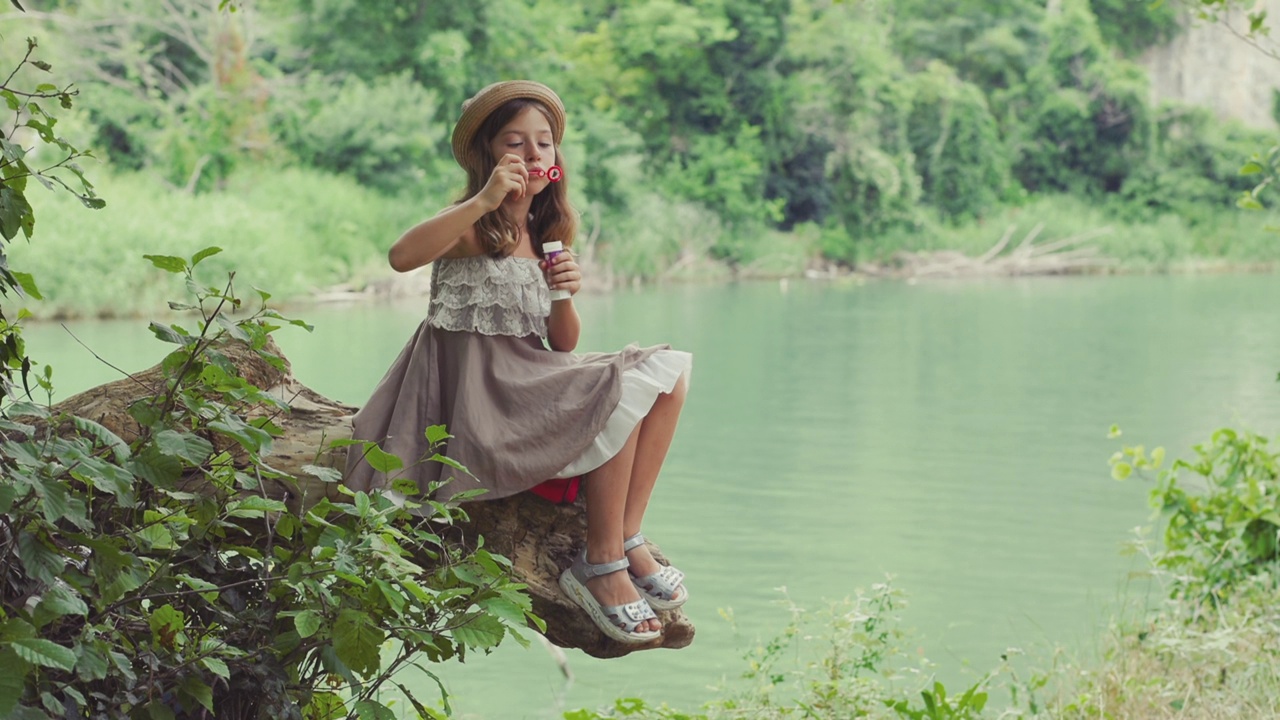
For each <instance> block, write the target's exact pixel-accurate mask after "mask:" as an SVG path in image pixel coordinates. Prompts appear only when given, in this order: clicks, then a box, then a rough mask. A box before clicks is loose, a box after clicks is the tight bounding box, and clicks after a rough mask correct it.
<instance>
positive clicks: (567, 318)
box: [347, 81, 693, 643]
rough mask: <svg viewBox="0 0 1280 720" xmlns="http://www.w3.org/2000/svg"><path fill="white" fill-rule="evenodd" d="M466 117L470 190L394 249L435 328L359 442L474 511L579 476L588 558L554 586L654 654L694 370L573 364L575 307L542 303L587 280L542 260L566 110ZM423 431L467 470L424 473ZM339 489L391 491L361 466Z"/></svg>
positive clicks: (550, 231)
mask: <svg viewBox="0 0 1280 720" xmlns="http://www.w3.org/2000/svg"><path fill="white" fill-rule="evenodd" d="M462 107H463V110H462V117H461V118H460V119H459V120H458V124H457V126H456V127H455V128H454V130H453V154H454V157H455V158H457V160H458V163H459V164H460V165H461V166H462V167H463V169H464V170H466V171H467V190H466V193H465V195H464V196H463V199H462V200H461V201H459V202H458V203H456V204H454V205H451V206H449V207H448V208H445V209H444V210H443V211H441V212H440V213H439V214H438V215H436V216H435V217H433V218H431V219H429V220H425V221H423V222H421V223H419V224H418V225H416V226H414V227H412V228H410V229H409V230H408V231H407V232H405V233H404V235H402V236H401V237H400V239H399V240H397V241H396V243H395V244H394V245H393V246H392V247H391V252H390V261H391V266H392V267H393V268H395V269H396V270H398V271H400V272H405V271H408V270H413V269H414V268H418V267H421V266H423V265H426V264H427V263H434V266H433V268H432V296H431V300H430V303H429V305H428V312H427V319H426V320H425V321H424V322H423V323H422V325H421V326H420V327H419V328H418V330H417V332H416V333H415V334H414V336H413V337H412V338H411V339H410V340H409V343H408V344H407V345H406V346H405V348H404V350H403V351H402V352H401V353H400V356H399V357H398V358H397V359H396V361H395V363H394V364H392V366H391V369H390V370H388V371H387V374H386V376H385V377H383V379H382V381H381V382H380V383H379V384H378V387H377V388H376V389H375V390H374V392H373V396H372V397H371V398H370V400H369V402H368V403H367V404H366V405H365V406H364V408H363V409H361V410H360V412H359V413H357V414H356V416H355V431H354V437H355V438H357V439H360V440H373V441H377V442H378V443H379V444H380V445H381V447H382V449H383V450H386V451H387V452H390V453H392V454H394V455H397V456H399V457H400V458H401V459H403V460H405V462H406V464H409V467H408V468H406V470H404V471H401V474H402V475H404V476H406V477H409V478H412V479H413V480H415V481H416V482H417V483H418V485H419V487H420V488H422V489H423V490H424V491H425V490H426V489H427V488H428V486H429V484H430V483H432V482H436V481H439V480H449V478H450V477H452V479H451V480H449V482H448V483H447V484H446V485H445V486H444V488H442V492H443V493H444V494H446V495H450V494H453V493H457V492H460V491H463V490H470V489H474V488H484V489H485V490H487V492H486V493H485V494H483V495H482V496H481V497H480V498H479V499H480V500H485V499H494V498H501V497H505V496H507V495H511V494H513V493H518V492H521V491H523V490H528V489H529V488H531V487H533V486H534V485H538V484H539V483H542V482H543V481H545V480H547V479H551V478H567V477H574V476H578V475H584V476H585V479H586V505H587V544H586V548H584V549H583V551H582V553H580V554H579V555H578V557H577V559H576V560H575V561H574V563H573V565H572V566H571V567H570V568H569V569H567V570H565V571H564V573H563V574H562V575H561V577H560V586H561V588H562V589H563V591H564V592H565V594H566V595H567V596H568V597H569V598H570V599H572V600H573V601H574V602H575V603H577V604H578V605H579V606H580V607H582V608H583V609H584V610H586V611H587V613H589V614H590V615H591V618H592V619H593V620H594V621H595V623H596V625H597V626H599V627H600V629H601V630H602V631H604V632H605V633H606V634H607V635H609V636H610V637H612V638H614V639H615V640H618V641H620V642H625V643H646V642H650V641H652V640H655V639H656V638H658V637H659V634H660V632H661V627H662V626H661V624H660V623H659V621H658V619H657V616H656V615H655V614H654V612H653V610H654V609H655V608H656V609H659V610H666V609H673V608H676V607H679V606H680V605H682V604H683V603H684V602H685V600H687V599H688V598H689V591H688V590H687V589H686V588H685V587H684V585H683V583H682V581H683V577H684V575H683V573H681V572H680V571H678V570H676V569H674V568H671V567H663V566H661V565H659V564H658V563H657V562H656V561H655V560H654V559H653V556H652V555H650V554H649V551H648V549H647V548H646V547H645V543H644V537H643V536H642V535H641V534H640V525H641V520H642V519H643V518H644V512H645V507H646V506H647V505H648V502H649V496H650V494H651V493H652V492H653V487H654V483H655V482H656V481H657V479H658V471H659V470H660V469H661V467H662V462H663V460H664V459H665V458H666V454H667V448H668V447H669V446H670V444H671V438H672V435H673V434H674V432H675V427H676V421H677V419H678V417H679V414H680V408H681V406H682V405H683V403H684V396H685V389H686V382H687V376H688V373H689V371H690V369H691V367H692V362H693V358H692V356H691V355H689V354H688V353H685V352H680V351H676V350H672V349H671V348H670V347H669V346H666V345H662V346H656V347H649V348H638V347H636V346H634V345H632V346H628V347H627V348H625V349H623V350H622V351H620V352H616V353H586V354H575V353H574V352H573V350H574V348H575V347H576V346H577V344H578V334H579V331H580V323H579V319H578V313H577V311H576V310H575V309H574V306H573V300H572V297H570V299H567V300H557V301H555V302H552V301H551V300H550V293H549V290H551V289H564V290H567V291H568V292H569V294H570V296H572V295H573V294H575V293H577V291H578V289H579V287H580V286H581V281H582V270H581V268H580V267H579V266H578V263H577V262H575V261H574V259H573V256H572V255H571V254H570V253H569V252H563V253H560V254H559V255H558V256H556V257H555V258H554V262H552V263H550V264H548V263H547V262H546V261H545V260H544V259H543V257H544V253H543V251H542V246H543V244H544V243H549V242H553V241H558V242H560V243H562V244H563V245H564V246H565V247H566V248H568V247H569V246H570V245H571V244H572V241H573V236H574V231H575V229H576V225H577V222H576V216H575V214H574V212H573V210H572V208H570V206H569V203H568V192H567V189H566V187H565V186H566V182H565V181H564V180H560V181H559V182H553V181H552V179H553V178H560V177H562V173H561V172H555V171H553V172H550V173H549V172H548V171H549V170H551V168H552V167H553V166H558V167H560V168H563V166H564V161H563V159H562V158H561V156H560V150H559V146H560V141H561V139H562V138H563V136H564V130H565V113H564V105H563V104H562V103H561V101H560V98H559V97H558V96H556V94H555V93H554V92H552V91H551V89H550V88H548V87H546V86H545V85H542V84H540V83H536V82H529V81H512V82H503V83H496V84H494V85H490V86H489V87H486V88H485V89H483V90H481V91H480V92H479V93H477V94H476V95H475V96H474V97H472V98H471V99H470V100H468V101H467V102H466V103H464V104H463V106H462ZM544 340H545V341H546V345H544V343H543V341H544ZM548 345H549V346H550V349H548V348H547V346H548ZM430 425H445V426H446V428H447V429H448V431H449V433H450V434H451V435H452V437H451V438H450V439H449V440H448V444H447V446H446V448H445V449H444V451H443V452H444V454H445V455H447V456H448V457H450V458H452V459H454V460H457V461H458V462H460V463H461V464H462V465H464V466H465V467H466V468H467V469H468V471H469V472H468V473H464V472H460V471H453V470H452V469H449V470H445V469H444V468H445V466H443V465H441V464H440V463H436V462H416V463H415V461H416V460H418V459H420V458H422V457H424V455H425V454H426V453H427V451H428V443H427V441H426V438H425V436H424V431H425V429H426V428H427V427H428V426H430ZM442 473H444V474H442ZM347 484H348V485H349V486H351V487H352V488H354V489H358V490H369V489H372V488H377V487H387V486H389V484H390V483H389V481H388V478H386V477H385V476H382V475H380V474H378V473H376V472H375V471H374V470H373V468H371V467H370V466H369V464H368V463H367V462H365V461H364V460H363V458H362V457H361V456H360V454H359V453H351V455H350V457H349V458H348V462H347ZM628 570H629V572H624V571H628Z"/></svg>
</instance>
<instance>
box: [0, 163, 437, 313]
mask: <svg viewBox="0 0 1280 720" xmlns="http://www.w3.org/2000/svg"><path fill="white" fill-rule="evenodd" d="M95 178H96V181H97V186H98V191H99V194H100V195H101V196H102V197H103V198H105V199H106V200H107V207H106V208H105V209H103V210H98V211H91V210H86V209H84V208H83V207H81V206H80V205H79V203H78V202H77V201H76V200H75V199H74V198H72V197H69V196H68V195H67V194H66V193H45V192H34V193H31V195H32V200H33V205H34V206H35V210H36V218H37V220H36V222H37V223H38V224H39V234H38V235H37V236H36V239H35V240H34V241H33V242H32V243H30V244H27V243H25V242H21V241H19V242H17V243H15V244H14V245H13V246H12V250H11V254H10V255H11V256H10V263H11V265H12V266H13V267H15V268H17V269H21V270H23V271H26V272H31V273H33V274H34V276H35V278H36V281H37V283H38V284H39V286H40V289H41V292H42V294H43V295H44V296H45V298H46V300H45V301H44V302H35V303H32V304H31V306H32V309H33V311H34V312H36V314H37V315H43V316H76V315H88V316H123V315H134V314H138V313H141V312H150V311H153V310H155V309H156V308H158V307H163V305H164V300H166V299H168V298H170V297H174V296H176V295H178V294H180V289H179V288H176V287H174V286H173V282H174V281H173V280H172V276H171V275H170V274H169V273H165V272H162V271H159V270H156V269H155V268H153V267H152V266H151V263H149V262H147V261H146V260H144V259H143V257H142V256H143V255H145V254H159V255H186V256H190V255H191V254H192V253H194V252H195V251H197V250H199V249H201V248H203V247H208V246H218V247H221V248H223V250H224V252H223V253H222V254H220V255H217V256H214V257H213V258H211V259H209V260H207V261H205V262H204V263H202V265H201V269H202V270H204V276H203V279H207V280H208V281H209V282H220V281H224V280H225V278H226V272H227V271H228V270H232V269H234V270H235V271H236V282H237V284H238V285H239V287H242V288H247V287H248V286H251V285H252V286H257V287H262V288H265V289H267V290H269V291H270V292H271V293H273V294H274V295H275V296H276V297H278V298H292V297H298V296H305V295H307V294H308V293H310V292H312V291H314V290H316V289H319V288H323V287H325V286H328V285H332V284H335V283H341V282H346V281H349V280H351V279H352V278H354V277H359V276H361V275H363V274H369V273H370V272H372V271H371V270H370V268H372V267H376V266H385V252H386V248H387V247H389V246H390V244H391V242H392V241H393V240H394V239H395V238H396V237H397V236H398V235H399V234H400V232H402V231H403V230H404V229H405V228H406V227H407V226H408V225H409V224H411V223H412V222H414V221H416V220H418V219H420V217H421V214H422V212H423V207H424V203H423V202H421V201H416V200H415V201H406V200H398V199H394V198H389V197H386V196H385V195H382V194H379V193H377V192H375V191H372V190H369V189H366V188H363V187H361V186H359V185H358V184H357V183H356V182H354V181H353V180H350V179H347V178H343V177H339V176H335V175H329V174H325V173H321V172H317V171H314V170H303V169H296V168H295V169H268V168H256V169H249V170H244V171H241V172H238V173H237V174H235V175H234V176H232V177H231V178H230V180H229V182H228V183H227V185H226V187H225V188H224V189H222V190H220V191H218V192H213V193H207V194H199V195H191V194H188V193H184V192H180V191H177V190H174V189H173V188H171V187H169V186H167V185H165V184H164V183H163V182H162V181H160V180H158V179H155V178H153V177H151V176H149V175H146V174H115V175H113V174H109V173H97V174H95ZM426 205H427V206H429V205H430V203H427V204H426Z"/></svg>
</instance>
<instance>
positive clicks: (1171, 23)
mask: <svg viewBox="0 0 1280 720" xmlns="http://www.w3.org/2000/svg"><path fill="white" fill-rule="evenodd" d="M1089 5H1090V7H1091V8H1092V10H1093V14H1094V15H1096V16H1097V18H1098V30H1099V31H1100V32H1101V33H1102V39H1103V40H1105V41H1106V43H1107V44H1108V45H1110V46H1112V47H1115V48H1119V49H1120V51H1121V52H1123V53H1124V54H1125V55H1126V56H1130V57H1132V56H1134V55H1137V54H1138V53H1140V52H1142V51H1143V50H1146V49H1147V48H1149V47H1151V46H1152V45H1159V44H1160V43H1164V42H1168V41H1169V40H1171V39H1172V38H1173V37H1174V36H1175V35H1177V34H1178V32H1179V31H1180V30H1181V25H1179V23H1178V12H1179V10H1178V4H1177V3H1175V2H1167V1H1166V0H1159V1H1158V2H1152V0H1089Z"/></svg>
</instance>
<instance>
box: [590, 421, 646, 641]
mask: <svg viewBox="0 0 1280 720" xmlns="http://www.w3.org/2000/svg"><path fill="white" fill-rule="evenodd" d="M640 434H641V430H640V426H637V427H636V429H635V430H633V431H632V432H631V437H630V438H628V439H627V444H626V445H624V446H623V447H622V449H621V450H619V451H618V454H617V455H614V456H613V457H612V458H610V459H609V461H608V462H606V463H605V464H604V465H601V466H600V467H598V468H596V469H595V470H592V471H591V472H589V473H587V477H586V481H587V562H589V563H596V564H598V563H604V562H609V561H611V560H618V559H620V558H622V555H623V552H622V538H623V535H622V528H623V514H624V511H625V510H626V504H627V497H628V493H629V486H630V480H631V475H632V464H633V461H634V460H635V457H636V447H637V444H638V442H637V441H638V440H639V438H640ZM633 554H634V553H633ZM587 589H588V590H590V591H591V594H592V595H594V596H595V598H596V600H598V601H599V602H600V604H601V605H622V604H623V603H630V602H635V601H636V600H639V599H640V594H639V593H638V592H637V591H636V589H635V586H634V585H632V584H631V580H630V579H628V577H627V574H626V573H625V572H616V573H610V574H608V575H602V576H600V577H596V578H592V579H590V580H588V581H587ZM661 628H662V623H660V622H658V621H657V620H649V621H647V623H645V624H641V626H640V627H639V628H637V630H638V631H639V632H646V631H649V630H659V629H661Z"/></svg>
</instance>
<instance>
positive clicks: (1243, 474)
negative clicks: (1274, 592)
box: [1111, 428, 1280, 605]
mask: <svg viewBox="0 0 1280 720" xmlns="http://www.w3.org/2000/svg"><path fill="white" fill-rule="evenodd" d="M1193 450H1194V452H1195V457H1194V458H1193V459H1191V460H1177V461H1175V462H1174V463H1173V465H1172V466H1171V467H1169V468H1168V469H1165V470H1161V466H1162V465H1163V461H1164V449H1163V448H1156V449H1155V450H1153V451H1151V453H1150V454H1148V453H1147V452H1146V450H1145V448H1143V447H1142V446H1135V447H1125V448H1123V449H1122V450H1120V451H1118V452H1117V453H1116V454H1115V455H1114V456H1113V457H1112V459H1111V472H1112V476H1113V477H1115V478H1116V479H1118V480H1123V479H1126V478H1128V477H1129V476H1130V475H1131V474H1133V473H1134V472H1136V471H1149V472H1157V471H1158V472H1157V474H1156V477H1155V485H1154V487H1153V488H1152V491H1151V505H1152V507H1154V508H1155V509H1156V510H1157V511H1158V512H1159V513H1160V516H1161V518H1162V519H1163V521H1164V531H1163V535H1162V537H1163V541H1164V542H1163V547H1162V548H1161V549H1160V550H1159V551H1157V552H1156V553H1155V555H1154V557H1153V561H1154V563H1155V565H1156V567H1157V568H1159V569H1161V570H1164V571H1167V572H1168V573H1170V575H1171V576H1172V578H1173V582H1172V584H1171V593H1172V594H1173V596H1174V597H1180V598H1186V599H1189V600H1192V601H1194V602H1197V603H1207V604H1210V605H1217V604H1219V603H1222V602H1225V601H1227V600H1229V599H1230V598H1231V597H1232V596H1233V595H1234V594H1235V593H1236V592H1237V591H1238V590H1239V589H1240V588H1242V587H1244V586H1246V585H1247V584H1249V583H1253V582H1256V581H1258V580H1259V579H1261V580H1262V581H1264V582H1265V583H1266V585H1267V586H1268V587H1271V588H1273V589H1274V588H1275V587H1276V580H1277V578H1280V574H1278V572H1280V500H1277V497H1278V496H1280V463H1278V461H1277V457H1278V456H1277V453H1275V452H1273V451H1272V450H1271V448H1270V447H1269V442H1268V440H1267V439H1266V438H1264V437H1261V436H1259V435H1256V434H1254V433H1252V432H1249V431H1237V430H1232V429H1229V428H1223V429H1220V430H1218V431H1216V432H1214V433H1213V436H1212V437H1211V438H1210V440H1209V442H1207V443H1202V444H1199V445H1196V446H1195V447H1194V448H1193ZM1188 476H1189V479H1188Z"/></svg>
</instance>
